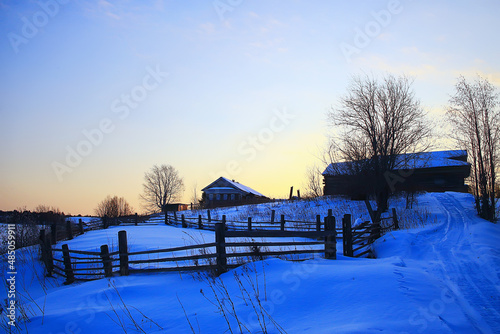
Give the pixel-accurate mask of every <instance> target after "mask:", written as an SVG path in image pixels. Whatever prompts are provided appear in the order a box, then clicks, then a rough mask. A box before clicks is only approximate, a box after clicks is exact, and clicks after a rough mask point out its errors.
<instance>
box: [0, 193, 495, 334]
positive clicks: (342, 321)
mask: <svg viewBox="0 0 500 334" xmlns="http://www.w3.org/2000/svg"><path fill="white" fill-rule="evenodd" d="M392 206H396V208H397V209H398V213H399V214H400V216H401V220H402V221H403V225H404V226H405V227H410V226H413V227H414V228H411V229H403V230H400V231H394V232H390V233H388V234H385V235H384V236H383V237H382V238H380V239H379V240H377V241H376V243H375V245H374V250H375V252H376V254H377V257H378V258H377V259H354V258H346V257H344V256H342V255H341V247H340V245H338V247H337V249H338V254H337V260H325V259H322V258H320V257H316V258H314V259H310V260H306V261H301V262H292V261H285V260H280V259H272V258H270V259H266V260H264V261H259V262H255V263H252V264H247V265H245V266H242V267H239V268H237V269H235V270H232V271H229V272H227V273H225V274H223V275H222V276H221V277H220V279H215V280H214V279H212V278H210V277H208V276H207V275H197V274H179V273H165V274H149V275H131V276H128V277H113V278H111V279H101V280H97V281H91V282H86V283H79V284H73V285H69V286H64V285H62V279H52V278H47V279H43V268H42V266H41V264H40V263H39V262H37V261H34V260H33V259H36V258H37V254H36V249H34V248H30V249H24V250H21V251H17V258H16V266H17V275H16V293H17V297H18V299H20V300H19V302H20V303H21V305H18V311H23V312H24V313H25V317H27V318H29V320H28V321H21V320H22V318H23V315H22V314H18V329H19V332H21V333H44V334H45V333H53V334H56V333H230V332H232V333H240V332H243V333H249V332H250V333H263V332H267V333H304V332H305V333H380V332H383V333H499V332H500V314H499V312H500V257H499V255H500V248H499V247H498V245H499V244H500V227H499V226H498V225H496V224H492V223H489V222H486V221H484V220H481V219H479V218H477V217H476V215H475V213H474V209H473V202H472V197H470V196H469V195H466V194H457V193H444V194H425V195H422V196H420V197H419V204H418V207H417V208H416V209H415V210H413V211H404V210H403V208H404V203H403V202H395V203H394V204H393V205H391V207H392ZM271 208H272V209H275V210H276V215H277V217H279V215H280V214H285V215H286V216H287V217H293V218H289V219H294V220H301V219H302V220H313V219H314V217H315V215H316V214H321V215H322V216H324V215H325V214H326V212H327V210H328V209H329V208H332V209H333V210H334V215H336V216H337V221H338V220H339V218H340V217H341V215H343V214H344V213H352V214H353V216H354V218H358V217H361V218H362V219H366V218H367V217H366V213H365V211H364V207H363V204H362V203H359V202H353V201H345V200H338V201H333V200H329V199H328V200H326V199H323V200H318V201H300V202H293V203H286V202H284V203H273V204H263V205H258V206H251V207H246V208H245V207H240V208H238V209H234V208H232V209H224V210H217V211H216V212H214V214H215V215H222V214H226V215H227V216H228V219H233V220H244V219H246V217H248V216H252V217H256V216H258V215H261V216H262V217H266V219H268V217H269V214H270V210H271ZM197 214H198V213H196V212H193V213H192V215H193V216H196V215H197ZM214 218H215V216H214ZM263 219H264V218H263ZM255 220H258V219H255ZM122 229H126V230H127V232H128V236H129V237H128V239H129V246H130V247H131V250H145V249H155V248H166V247H174V246H183V245H186V244H192V243H195V242H200V243H201V242H211V241H212V240H213V238H214V236H213V232H210V231H198V230H195V229H181V228H176V227H171V226H165V225H163V224H159V225H157V226H154V225H152V226H139V227H135V226H128V227H119V226H118V227H111V228H109V229H107V230H100V231H91V232H88V233H86V234H85V235H82V236H79V237H76V238H75V239H74V240H72V241H70V242H68V244H69V247H70V249H79V250H96V249H98V248H99V246H100V245H101V244H109V245H110V246H113V245H114V246H116V244H117V231H119V230H122ZM2 263H3V265H4V267H3V268H2V275H6V276H7V274H6V273H7V268H6V264H7V261H6V260H4V261H3V262H2ZM5 278H8V276H7V277H5ZM5 278H4V281H5ZM0 297H1V298H2V300H5V298H7V293H6V290H5V289H2V291H1V295H0ZM5 312H6V310H4V311H3V314H2V316H3V319H2V320H3V321H2V322H3V323H4V324H3V325H2V327H1V329H0V331H1V330H6V329H8V326H7V325H6V321H5V319H6V318H5ZM14 332H15V331H14Z"/></svg>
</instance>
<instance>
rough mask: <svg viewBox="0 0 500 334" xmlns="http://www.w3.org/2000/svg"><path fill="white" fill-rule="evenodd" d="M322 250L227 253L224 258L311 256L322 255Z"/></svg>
mask: <svg viewBox="0 0 500 334" xmlns="http://www.w3.org/2000/svg"><path fill="white" fill-rule="evenodd" d="M323 252H324V250H323V249H302V250H299V249H297V250H290V251H276V252H258V253H256V252H245V253H229V254H226V255H225V256H224V257H226V258H232V257H252V256H255V257H259V256H279V255H292V254H312V253H323Z"/></svg>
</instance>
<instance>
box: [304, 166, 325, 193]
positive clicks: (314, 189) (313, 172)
mask: <svg viewBox="0 0 500 334" xmlns="http://www.w3.org/2000/svg"><path fill="white" fill-rule="evenodd" d="M306 178H307V184H306V192H305V194H304V195H305V197H320V196H323V178H322V176H321V171H320V169H319V167H318V166H316V165H314V166H311V167H309V168H307V171H306Z"/></svg>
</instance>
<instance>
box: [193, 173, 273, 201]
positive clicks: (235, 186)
mask: <svg viewBox="0 0 500 334" xmlns="http://www.w3.org/2000/svg"><path fill="white" fill-rule="evenodd" d="M221 180H222V181H223V182H224V183H225V184H227V185H228V186H229V187H227V186H224V187H222V186H219V185H218V186H216V187H213V186H212V185H214V184H216V183H218V182H219V181H221ZM206 189H239V190H241V191H243V192H245V193H248V194H254V195H256V196H261V197H265V196H264V195H262V194H261V193H259V192H258V191H255V190H253V189H252V188H250V187H247V186H245V185H243V184H241V183H238V182H236V181H232V180H229V179H227V178H225V177H223V176H221V177H219V178H218V179H217V180H215V181H214V182H212V183H210V184H209V185H208V186H206V187H205V188H203V189H202V190H201V191H205V190H206Z"/></svg>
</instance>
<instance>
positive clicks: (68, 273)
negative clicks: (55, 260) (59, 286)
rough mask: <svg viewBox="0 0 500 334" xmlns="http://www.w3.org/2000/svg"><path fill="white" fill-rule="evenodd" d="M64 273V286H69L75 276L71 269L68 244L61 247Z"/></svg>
mask: <svg viewBox="0 0 500 334" xmlns="http://www.w3.org/2000/svg"><path fill="white" fill-rule="evenodd" d="M62 253H63V262H64V272H65V273H66V282H64V284H71V283H73V282H74V281H75V274H74V273H73V268H72V267H71V256H70V255H69V248H68V244H64V245H62Z"/></svg>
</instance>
